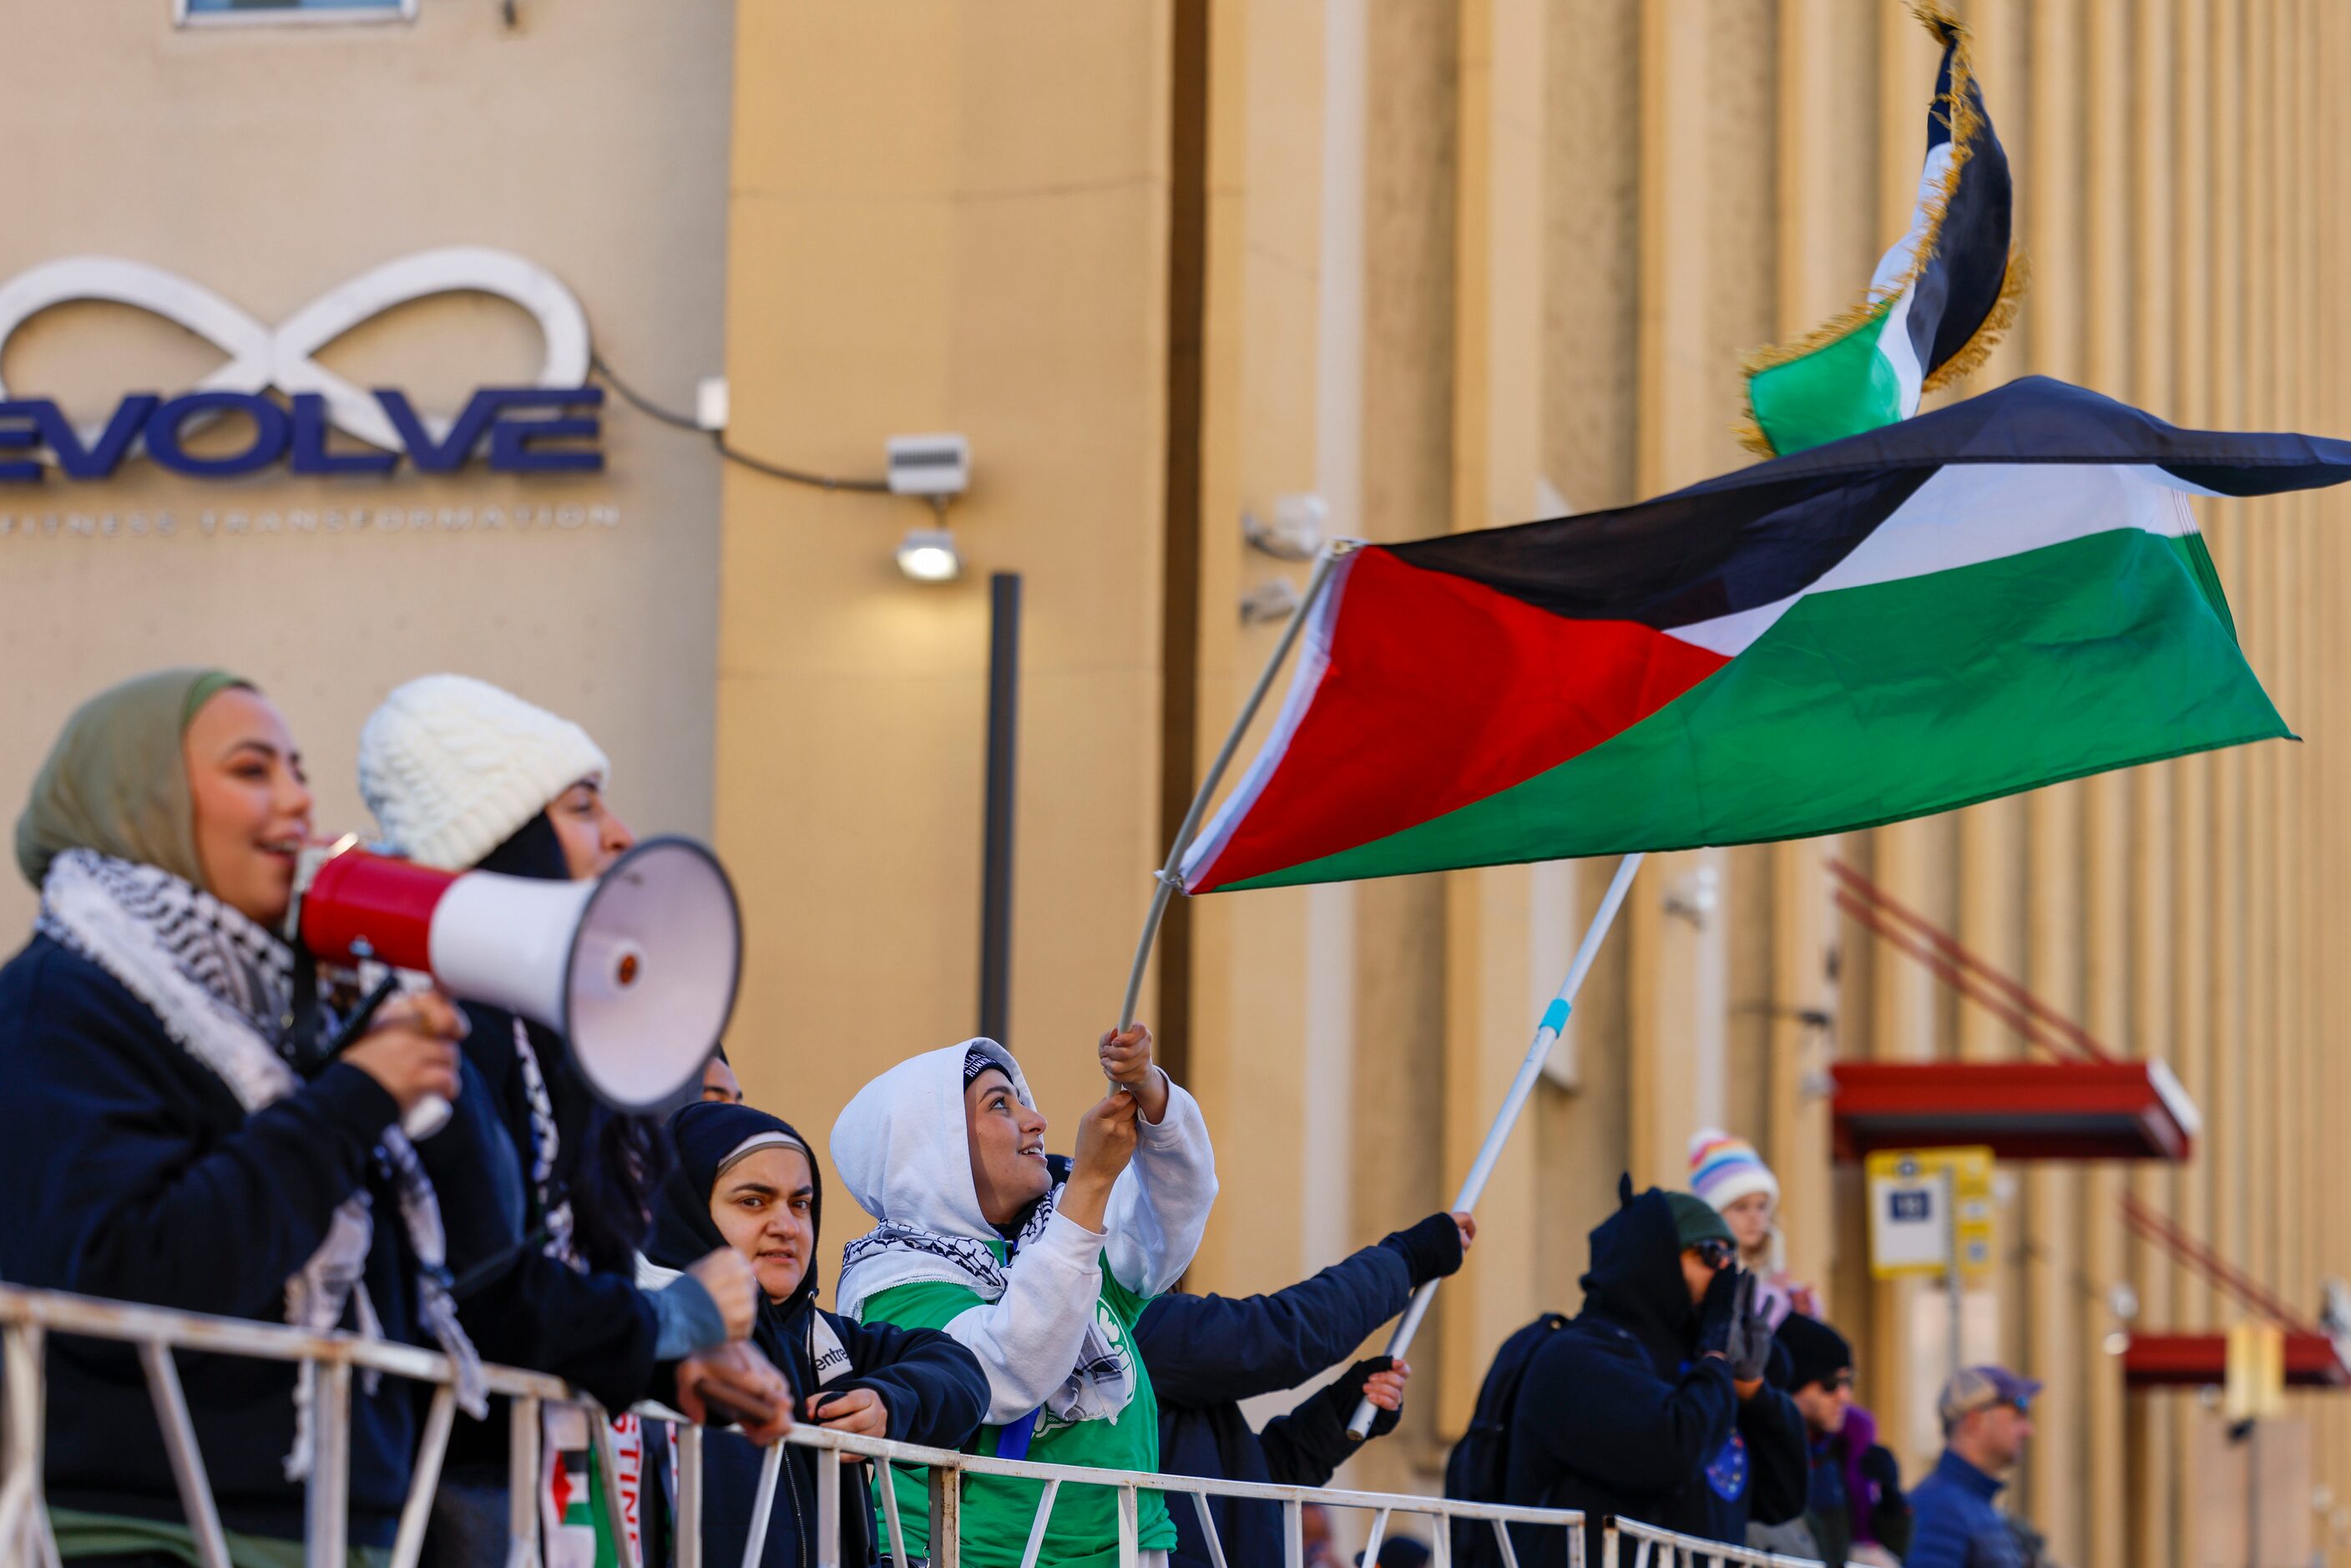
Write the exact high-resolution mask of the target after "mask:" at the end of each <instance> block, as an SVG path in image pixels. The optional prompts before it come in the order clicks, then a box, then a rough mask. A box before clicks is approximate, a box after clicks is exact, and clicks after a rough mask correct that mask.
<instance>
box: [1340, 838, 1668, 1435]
mask: <svg viewBox="0 0 2351 1568" xmlns="http://www.w3.org/2000/svg"><path fill="white" fill-rule="evenodd" d="M1644 858H1645V856H1644V853H1643V852H1640V851H1635V852H1633V853H1631V854H1628V855H1626V856H1625V858H1624V859H1622V860H1620V861H1618V862H1616V874H1615V875H1614V877H1612V878H1610V879H1609V883H1608V892H1607V894H1606V896H1604V897H1603V898H1602V899H1601V901H1600V907H1599V908H1598V909H1597V910H1595V911H1593V915H1592V924H1591V925H1588V926H1586V927H1584V931H1583V942H1582V943H1581V944H1579V945H1578V946H1577V947H1576V949H1575V959H1574V962H1573V963H1571V964H1570V965H1568V967H1567V978H1566V979H1565V980H1563V981H1562V982H1561V984H1560V988H1559V992H1558V994H1557V995H1556V996H1554V997H1552V999H1551V1006H1549V1007H1547V1008H1545V1009H1543V1015H1542V1021H1541V1023H1540V1024H1538V1025H1537V1026H1536V1028H1535V1038H1534V1043H1533V1044H1532V1045H1530V1046H1529V1047H1527V1056H1526V1060H1525V1061H1521V1062H1520V1063H1519V1075H1518V1076H1517V1077H1516V1078H1514V1079H1512V1080H1510V1092H1509V1093H1508V1094H1505V1095H1504V1096H1502V1108H1501V1110H1500V1111H1499V1113H1496V1115H1495V1117H1494V1124H1493V1125H1492V1126H1490V1127H1489V1128H1487V1129H1486V1141H1485V1142H1484V1143H1483V1144H1481V1145H1479V1148H1478V1157H1477V1158H1476V1159H1475V1160H1472V1161H1471V1162H1470V1164H1469V1174H1468V1176H1464V1177H1462V1179H1461V1191H1460V1192H1459V1193H1458V1195H1456V1197H1454V1199H1453V1208H1454V1212H1456V1213H1467V1212H1468V1211H1470V1210H1472V1209H1475V1208H1476V1207H1478V1200H1479V1198H1480V1197H1484V1196H1485V1194H1486V1183H1487V1182H1488V1181H1489V1180H1490V1179H1491V1178H1492V1176H1493V1175H1494V1167H1495V1166H1497V1165H1499V1164H1500V1163H1501V1158H1502V1145H1504V1144H1506V1143H1508V1142H1509V1141H1510V1129H1511V1128H1512V1127H1513V1126H1515V1125H1517V1124H1518V1120H1519V1113H1520V1112H1521V1111H1523V1110H1525V1109H1526V1105H1527V1101H1528V1100H1529V1099H1531V1097H1532V1096H1533V1094H1534V1092H1535V1080H1536V1079H1538V1078H1540V1077H1541V1076H1542V1069H1543V1061H1544V1060H1545V1059H1546V1058H1548V1057H1549V1056H1550V1055H1551V1048H1552V1042H1553V1041H1554V1040H1558V1039H1559V1035H1560V1031H1561V1030H1563V1029H1565V1028H1566V1027H1567V1015H1568V1012H1569V1010H1570V1009H1573V1007H1574V1006H1575V994H1576V992H1578V991H1580V990H1582V989H1583V977H1584V976H1586V975H1588V974H1590V973H1591V972H1592V963H1593V959H1594V958H1596V957H1598V956H1599V955H1600V944H1601V942H1602V941H1603V940H1604V939H1605V938H1606V936H1607V935H1608V927H1609V926H1611V925H1614V924H1615V920H1616V912H1617V911H1618V910H1619V909H1621V908H1623V907H1624V904H1625V894H1626V893H1627V892H1629V891H1630V890H1631V888H1632V886H1633V874H1634V873H1635V872H1637V871H1639V870H1640V869H1641V862H1642V860H1643V859H1644ZM1440 1283H1442V1281H1437V1280H1431V1281H1428V1282H1427V1283H1426V1284H1425V1285H1423V1286H1421V1288H1420V1289H1418V1290H1417V1291H1414V1292H1413V1293H1412V1304H1411V1305H1410V1306H1408V1307H1406V1308H1405V1310H1404V1316H1403V1317H1402V1318H1401V1319H1399V1320H1397V1322H1396V1326H1395V1333H1393V1334H1391V1335H1390V1336H1388V1349H1387V1354H1388V1355H1389V1356H1390V1357H1391V1358H1393V1359H1395V1360H1398V1361H1401V1360H1403V1359H1404V1353H1405V1351H1406V1350H1409V1349H1410V1348H1411V1347H1412V1336H1413V1335H1414V1334H1415V1333H1418V1332H1419V1330H1420V1320H1421V1319H1422V1318H1424V1317H1426V1316H1427V1315H1428V1302H1429V1299H1430V1298H1431V1297H1433V1296H1435V1295H1436V1294H1437V1286H1438V1285H1439V1284H1440ZM1378 1415H1379V1412H1378V1411H1377V1410H1374V1408H1373V1407H1372V1402H1371V1401H1370V1400H1369V1399H1361V1400H1358V1401H1357V1402H1356V1404H1355V1413H1354V1415H1353V1416H1350V1417H1348V1420H1347V1436H1348V1437H1351V1438H1353V1440H1354V1441H1356V1442H1359V1443H1360V1442H1362V1441H1363V1440H1364V1438H1365V1437H1369V1436H1370V1435H1371V1430H1372V1422H1373V1421H1374V1419H1375V1418H1376V1417H1377V1416H1378Z"/></svg>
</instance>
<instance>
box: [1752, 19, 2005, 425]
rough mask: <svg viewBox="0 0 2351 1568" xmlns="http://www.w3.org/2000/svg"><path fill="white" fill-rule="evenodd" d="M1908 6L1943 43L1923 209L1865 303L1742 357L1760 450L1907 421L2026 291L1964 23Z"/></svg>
mask: <svg viewBox="0 0 2351 1568" xmlns="http://www.w3.org/2000/svg"><path fill="white" fill-rule="evenodd" d="M1911 10H1912V11H1913V13H1915V14H1916V15H1917V17H1918V19H1919V20H1920V21H1921V22H1923V23H1924V24H1925V25H1926V26H1927V27H1928V30H1929V31H1931V32H1933V33H1934V34H1935V36H1936V37H1938V38H1939V39H1940V40H1941V41H1942V45H1943V61H1942V66H1941V68H1940V69H1939V70H1938V72H1937V75H1936V79H1935V98H1934V101H1933V102H1932V103H1931V104H1929V105H1928V110H1927V162H1926V165H1925V167H1924V168H1922V169H1921V170H1920V171H1919V174H1918V200H1917V206H1916V207H1915V208H1914V209H1913V211H1912V213H1911V217H1910V226H1909V228H1908V230H1907V232H1905V233H1904V235H1902V237H1901V238H1900V239H1899V240H1897V241H1896V242H1895V246H1894V248H1893V249H1891V250H1889V251H1887V252H1886V255H1885V256H1884V257H1883V258H1881V259H1880V260H1879V262H1878V264H1877V271H1876V274H1875V275H1874V276H1873V277H1871V278H1870V280H1869V289H1868V292H1867V293H1866V294H1865V296H1864V297H1863V298H1862V300H1861V302H1860V303H1859V304H1857V305H1855V306H1854V307H1853V308H1851V309H1850V310H1847V311H1845V312H1844V314H1843V315H1841V316H1838V317H1836V318H1835V319H1833V320H1830V321H1828V322H1825V323H1823V325H1822V326H1821V327H1819V328H1818V329H1815V330H1814V331H1813V333H1812V334H1811V335H1810V336H1808V337H1805V338H1803V339H1802V340H1798V341H1796V342H1793V343H1786V344H1777V345H1774V346H1773V347H1771V348H1769V349H1765V350H1761V352H1760V353H1758V354H1756V355H1754V356H1753V357H1751V358H1750V361H1748V363H1747V365H1746V367H1745V370H1746V375H1747V406H1748V423H1747V426H1746V428H1745V430H1744V431H1743V433H1742V434H1744V437H1745V439H1746V443H1747V444H1748V445H1749V446H1750V448H1752V449H1753V450H1755V451H1757V452H1760V453H1762V454H1763V455H1766V456H1781V455H1786V454H1788V453H1791V452H1801V451H1802V450H1804V449H1805V448H1806V447H1809V446H1818V445H1820V444H1823V443H1824V442H1830V441H1836V440H1839V439H1841V438H1843V437H1844V436H1848V435H1858V434H1861V433H1862V432H1863V431H1865V430H1875V429H1876V428H1877V427H1878V426H1879V425H1882V424H1890V423H1893V422H1894V421H1896V420H1897V419H1907V418H1909V417H1910V416H1911V415H1912V414H1914V413H1917V412H1918V400H1919V398H1920V397H1921V396H1923V395H1924V394H1925V393H1927V392H1933V391H1935V390H1936V389H1937V388H1938V387H1940V386H1943V385H1945V384H1946V383H1948V382H1955V381H1957V380H1958V379H1959V378H1960V377H1961V376H1964V375H1966V374H1967V373H1968V372H1969V371H1971V370H1973V369H1975V368H1976V366H1977V365H1979V364H1980V363H1981V362H1982V361H1983V359H1984V357H1985V356H1986V355H1987V354H1989V353H1990V352H1991V349H1992V345H1993V344H1994V343H1996V342H1997V341H1999V339H2000V335H2001V333H2002V332H2003V331H2005V330H2007V329H2008V326H2009V323H2010V321H2011V319H2013V318H2014V316H2015V313H2016V305H2017V301H2018V298H2020V297H2021V296H2022V293H2023V291H2024V282H2025V269H2024V258H2023V256H2022V254H2021V253H2019V252H2017V251H2015V250H2013V249H2012V248H2011V245H2010V241H2009V205H2010V188H2009V173H2008V154H2007V153H2006V152H2003V151H2002V150H2001V145H2000V138H1999V137H1998V136H1996V135H1994V134H1993V132H1992V126H1991V116H1990V115H1989V114H1987V113H1985V111H1984V105H1983V94H1982V92H1981V90H1980V88H1979V87H1978V84H1977V81H1976V77H1975V72H1974V70H1973V68H1971V66H1970V62H1969V58H1968V33H1967V29H1966V28H1965V27H1963V26H1960V25H1959V23H1958V22H1957V21H1955V20H1954V19H1953V18H1952V17H1951V16H1950V15H1949V13H1948V12H1946V11H1945V10H1944V9H1943V8H1942V7H1941V6H1940V5H1930V4H1917V5H1913V6H1912V7H1911Z"/></svg>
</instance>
